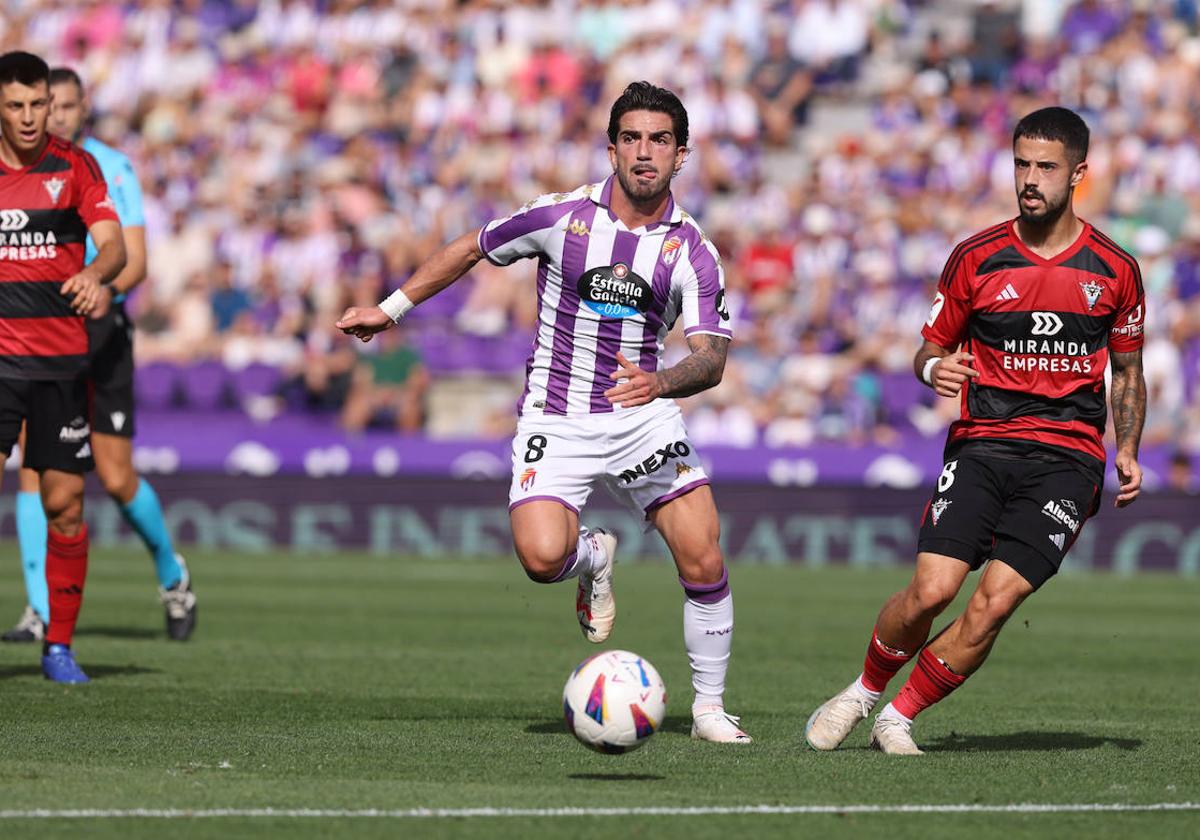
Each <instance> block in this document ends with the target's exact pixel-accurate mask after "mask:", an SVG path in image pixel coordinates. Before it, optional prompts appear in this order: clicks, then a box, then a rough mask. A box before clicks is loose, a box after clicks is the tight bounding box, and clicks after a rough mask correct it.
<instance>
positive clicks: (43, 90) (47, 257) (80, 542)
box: [0, 52, 125, 683]
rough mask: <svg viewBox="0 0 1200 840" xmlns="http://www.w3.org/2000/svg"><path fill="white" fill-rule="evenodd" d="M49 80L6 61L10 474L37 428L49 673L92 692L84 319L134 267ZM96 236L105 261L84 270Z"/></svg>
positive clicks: (0, 326) (3, 186) (3, 121)
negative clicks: (79, 622)
mask: <svg viewBox="0 0 1200 840" xmlns="http://www.w3.org/2000/svg"><path fill="white" fill-rule="evenodd" d="M49 116H50V68H49V67H48V66H47V65H46V63H45V62H44V61H42V59H40V58H38V57H37V56H35V55H32V54H30V53H26V52H9V53H5V54H4V55H0V470H2V469H3V466H4V462H5V461H6V460H7V459H8V456H9V455H10V454H11V452H12V447H13V444H14V443H15V442H16V440H17V435H18V433H19V432H20V429H21V423H22V421H26V420H27V421H28V432H27V436H26V450H27V451H25V452H24V453H22V456H23V459H24V465H25V466H26V467H31V468H33V469H35V470H37V471H38V473H39V474H40V477H41V488H42V504H43V507H44V508H45V512H46V519H47V521H48V530H47V538H46V544H47V545H46V581H47V584H48V586H49V590H50V623H49V627H48V628H47V631H46V639H45V646H44V648H43V653H42V672H43V673H44V674H45V676H46V677H47V679H51V680H55V681H56V682H65V683H80V682H87V681H88V677H87V675H86V674H85V673H84V672H83V670H82V669H80V667H79V666H78V665H77V664H76V662H75V658H74V654H73V653H72V651H71V638H72V634H73V633H74V630H75V621H76V619H77V617H78V615H79V607H80V604H81V603H82V600H83V585H84V580H85V578H86V577H87V553H88V541H87V526H86V525H85V524H84V522H83V477H84V474H85V473H86V472H87V471H89V470H90V469H92V466H93V464H92V454H91V447H90V444H89V435H90V427H89V425H88V420H87V418H88V395H87V384H86V381H85V380H84V378H83V374H84V367H85V365H86V362H87V352H88V340H87V332H86V330H85V328H84V316H86V315H87V314H88V313H90V312H91V311H92V310H93V309H94V308H95V307H96V306H97V304H98V302H99V299H100V295H101V293H102V292H101V284H103V283H107V282H109V281H111V280H112V278H113V277H115V276H116V275H117V274H118V273H119V272H120V271H121V269H122V268H123V267H124V265H125V245H124V241H123V239H122V236H121V224H120V222H119V221H118V217H117V212H116V208H115V207H114V205H113V202H112V199H111V198H109V196H108V188H107V186H106V184H105V182H104V177H103V176H102V175H101V173H100V167H99V166H98V165H97V164H96V161H95V160H94V159H93V158H92V156H91V155H90V154H88V153H87V152H85V151H83V150H82V149H80V148H78V147H77V146H75V145H74V144H72V143H70V142H67V141H65V140H60V139H58V138H54V137H51V136H50V135H49V134H48V133H47V122H48V119H49ZM88 235H90V236H91V237H92V241H93V242H94V243H95V245H96V248H97V250H98V253H97V255H96V258H95V260H93V261H92V262H91V263H90V264H89V265H87V266H84V248H85V245H86V239H87V237H88Z"/></svg>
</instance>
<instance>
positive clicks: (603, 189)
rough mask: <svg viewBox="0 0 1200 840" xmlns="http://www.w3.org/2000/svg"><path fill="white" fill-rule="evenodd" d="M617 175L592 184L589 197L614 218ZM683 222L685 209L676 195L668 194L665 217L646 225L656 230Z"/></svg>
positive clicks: (647, 227) (589, 188)
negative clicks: (614, 191)
mask: <svg viewBox="0 0 1200 840" xmlns="http://www.w3.org/2000/svg"><path fill="white" fill-rule="evenodd" d="M616 182H617V176H616V175H615V174H614V175H609V176H608V178H607V179H605V180H604V182H603V183H599V184H592V185H591V186H589V187H588V198H590V199H591V200H592V201H594V202H595V203H596V204H599V205H600V206H601V207H603V208H604V209H605V210H607V211H608V215H609V216H610V217H611V218H612V219H614V220H615V219H616V218H617V217H616V214H615V213H613V211H612V193H613V189H614V188H615V186H616ZM682 222H683V211H682V210H681V209H679V205H678V204H676V203H675V195H674V194H673V193H668V194H667V209H666V211H665V212H664V213H663V218H662V219H660V220H659V221H657V222H655V223H654V224H650V225H646V229H647V230H654V229H655V228H657V227H658V226H659V225H669V226H672V227H673V226H675V225H678V224H681V223H682Z"/></svg>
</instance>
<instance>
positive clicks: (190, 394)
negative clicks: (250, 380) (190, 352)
mask: <svg viewBox="0 0 1200 840" xmlns="http://www.w3.org/2000/svg"><path fill="white" fill-rule="evenodd" d="M180 381H181V383H182V385H183V393H184V396H185V398H186V400H187V404H188V407H189V408H194V409H201V410H211V409H214V408H223V407H225V406H226V405H227V404H228V398H229V374H228V372H227V371H226V370H225V366H224V365H222V364H221V363H220V362H216V361H211V360H206V361H202V362H196V363H195V364H192V365H189V366H188V367H186V368H184V369H183V370H181V371H180Z"/></svg>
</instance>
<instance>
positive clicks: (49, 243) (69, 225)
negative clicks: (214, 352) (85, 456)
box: [0, 137, 118, 379]
mask: <svg viewBox="0 0 1200 840" xmlns="http://www.w3.org/2000/svg"><path fill="white" fill-rule="evenodd" d="M106 220H112V221H117V220H118V217H117V212H116V208H115V207H114V205H113V202H112V200H111V199H110V198H109V196H108V187H107V185H106V184H105V183H104V176H103V175H101V174H100V166H99V165H98V164H97V163H96V161H95V159H94V158H93V157H92V156H91V155H90V154H88V153H87V152H85V151H84V150H83V149H81V148H79V147H78V146H76V145H75V144H73V143H68V142H67V141H65V140H60V139H59V138H57V137H50V138H49V142H47V144H46V147H45V149H43V150H42V154H41V155H40V156H39V157H38V159H37V160H35V161H34V162H33V163H31V164H30V165H29V166H25V167H22V168H20V169H13V168H11V167H8V166H6V165H5V164H4V163H2V162H0V378H4V379H73V378H75V377H76V376H78V375H79V374H80V373H82V372H83V369H84V366H85V364H86V362H87V350H88V341H87V332H86V331H85V329H84V324H83V318H82V317H80V316H79V315H76V314H75V313H74V312H73V311H72V310H71V305H70V301H69V300H68V299H67V298H65V297H63V295H62V294H61V292H60V289H61V288H62V284H63V282H64V281H66V280H68V279H70V278H71V277H72V276H74V275H75V274H78V273H79V271H80V270H81V269H82V268H83V264H84V263H83V258H84V250H85V248H86V244H87V233H88V229H89V228H90V227H91V226H92V225H94V224H95V223H97V222H101V221H106Z"/></svg>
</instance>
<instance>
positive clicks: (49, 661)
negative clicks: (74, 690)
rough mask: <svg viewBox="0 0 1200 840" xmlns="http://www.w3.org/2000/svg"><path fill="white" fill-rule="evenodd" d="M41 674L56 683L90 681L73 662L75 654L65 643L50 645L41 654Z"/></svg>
mask: <svg viewBox="0 0 1200 840" xmlns="http://www.w3.org/2000/svg"><path fill="white" fill-rule="evenodd" d="M42 674H44V675H45V677H46V679H48V680H54V681H55V682H58V683H85V682H91V680H90V679H89V677H88V675H87V674H85V673H83V669H82V668H80V667H79V665H78V664H76V662H75V654H73V653H71V649H70V648H69V647H67V646H66V645H50V646H49V647H48V648H46V653H45V654H44V655H43V656H42Z"/></svg>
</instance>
